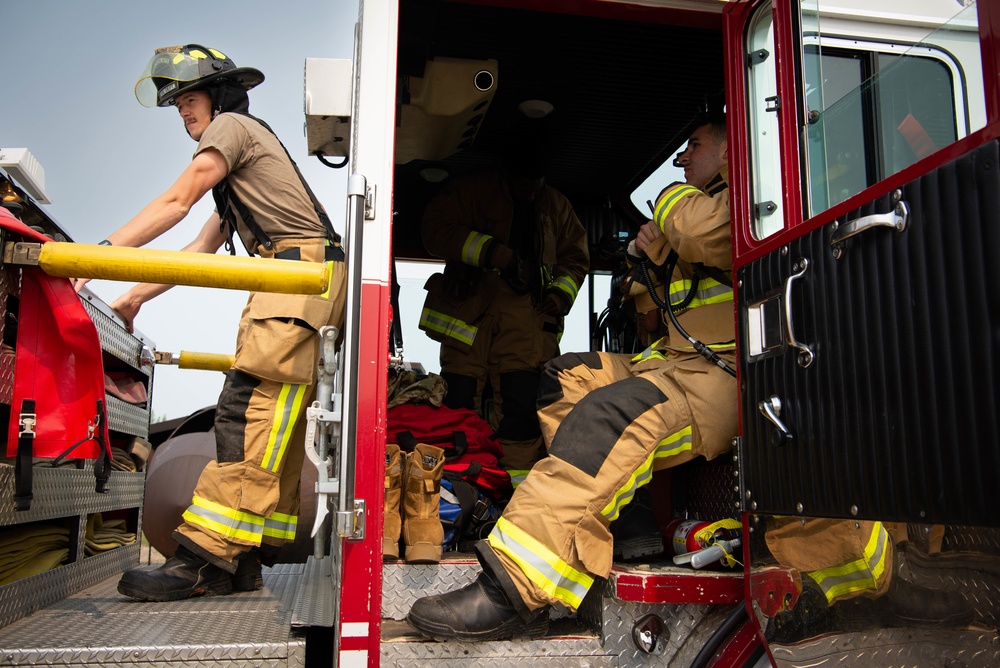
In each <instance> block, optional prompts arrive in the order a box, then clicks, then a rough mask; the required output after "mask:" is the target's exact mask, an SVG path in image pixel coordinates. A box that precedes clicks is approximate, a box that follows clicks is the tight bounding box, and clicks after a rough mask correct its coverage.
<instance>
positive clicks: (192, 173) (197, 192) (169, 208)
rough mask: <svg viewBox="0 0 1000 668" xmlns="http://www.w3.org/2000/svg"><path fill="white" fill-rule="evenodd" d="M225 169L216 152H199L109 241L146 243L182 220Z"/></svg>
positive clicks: (122, 243) (125, 243)
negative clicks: (171, 181)
mask: <svg viewBox="0 0 1000 668" xmlns="http://www.w3.org/2000/svg"><path fill="white" fill-rule="evenodd" d="M228 172H229V166H228V165H227V164H226V160H225V158H223V157H222V154H221V153H219V152H218V151H216V150H214V149H210V150H207V151H203V152H201V153H199V154H198V155H197V156H195V158H194V160H192V161H191V164H189V165H188V166H187V169H185V170H184V172H183V173H182V174H181V175H180V178H178V179H177V181H175V182H174V184H173V185H172V186H170V188H169V189H168V190H167V191H166V192H165V193H163V194H162V195H160V196H159V197H157V198H156V199H154V200H153V201H152V202H150V203H149V204H148V205H146V208H144V209H143V210H142V211H140V212H139V215H137V216H136V217H135V218H133V219H132V220H130V221H128V222H127V223H125V225H124V226H122V227H121V229H119V230H118V231H116V232H113V233H112V234H111V235H110V236H109V237H108V241H110V242H111V245H112V246H132V247H134V248H138V247H140V246H144V245H146V244H148V243H149V242H150V241H152V240H153V239H156V238H157V237H159V236H160V235H161V234H163V233H164V232H166V231H168V230H170V229H171V228H173V226H174V225H176V224H177V223H179V222H180V221H181V220H183V219H184V217H185V216H186V215H187V214H188V212H189V211H190V210H191V207H192V206H193V205H194V203H195V202H197V201H198V200H200V199H201V198H202V197H203V196H204V195H205V193H207V192H208V191H209V190H211V189H212V188H213V187H214V186H215V185H216V184H217V183H218V182H219V181H221V180H222V179H223V178H224V177H225V176H226V174H227V173H228Z"/></svg>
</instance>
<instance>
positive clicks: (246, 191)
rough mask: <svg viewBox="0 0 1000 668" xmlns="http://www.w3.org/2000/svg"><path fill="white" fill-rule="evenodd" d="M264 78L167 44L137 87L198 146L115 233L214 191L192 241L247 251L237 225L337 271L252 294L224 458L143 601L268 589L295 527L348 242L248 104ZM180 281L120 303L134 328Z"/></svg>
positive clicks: (131, 580) (123, 234)
mask: <svg viewBox="0 0 1000 668" xmlns="http://www.w3.org/2000/svg"><path fill="white" fill-rule="evenodd" d="M263 80H264V75H263V74H262V73H261V72H260V71H259V70H256V69H254V68H250V67H237V66H236V64H235V63H234V62H233V61H232V60H231V59H230V58H228V57H227V56H226V55H225V54H223V53H222V52H220V51H217V50H215V49H209V48H206V47H204V46H201V45H197V44H188V45H186V46H175V47H167V48H162V49H157V50H156V52H155V53H154V55H153V57H152V59H151V60H150V61H149V64H148V65H147V66H146V69H145V70H144V71H143V73H142V75H141V76H140V77H139V80H138V82H137V83H136V85H135V95H136V98H137V99H138V100H139V102H140V103H141V104H143V105H144V106H147V107H153V106H158V107H167V106H174V107H175V108H176V109H177V111H178V113H179V114H180V117H181V120H182V122H183V123H184V128H185V131H186V132H187V133H188V135H189V136H190V137H191V138H192V139H194V140H195V141H197V142H198V146H197V148H196V149H195V152H194V157H193V159H192V161H191V163H190V164H189V165H188V167H187V168H186V169H185V170H184V172H183V173H182V174H181V175H180V177H179V178H178V179H177V181H176V182H175V183H174V184H173V185H172V186H171V187H170V188H168V189H167V190H166V192H164V193H163V194H162V195H160V196H159V197H157V198H156V199H154V200H153V201H152V202H150V203H149V204H148V205H147V206H146V207H145V208H144V209H143V210H142V211H141V212H139V214H137V215H136V216H135V217H134V218H133V219H132V220H130V221H129V222H128V223H126V224H125V225H124V226H123V227H121V228H120V229H118V230H117V231H115V232H113V233H111V234H110V235H109V236H108V238H107V239H106V240H105V241H103V242H101V243H102V244H110V245H115V246H133V247H138V246H143V245H145V244H147V243H149V242H150V241H152V240H153V239H155V238H157V237H158V236H160V235H161V234H163V233H164V232H166V231H167V230H169V229H171V228H173V227H174V226H175V225H176V224H177V223H179V222H180V221H181V220H182V219H183V218H184V217H185V216H186V214H187V212H188V211H189V210H190V207H191V206H192V205H193V204H194V203H195V202H197V201H198V200H199V199H201V198H202V196H204V195H205V194H207V193H208V192H209V191H211V192H212V196H213V198H214V200H215V204H216V211H215V212H213V214H212V215H211V216H210V217H209V219H208V221H206V222H205V224H204V225H203V226H202V227H201V229H200V231H199V232H198V234H197V235H196V236H195V238H194V240H193V241H191V243H189V244H188V245H187V246H185V247H184V249H183V250H186V251H197V252H203V253H215V252H216V251H217V250H218V249H219V248H221V247H222V246H223V245H225V246H226V247H227V249H228V250H229V251H230V252H232V253H235V249H234V244H233V236H234V235H235V236H238V237H239V239H240V240H241V241H242V243H243V245H244V246H245V247H246V250H247V252H248V253H249V254H250V255H260V256H262V257H264V258H277V259H283V260H296V261H302V262H320V263H325V264H327V265H328V267H329V271H330V287H329V289H328V290H327V292H326V293H324V294H322V295H279V294H269V293H252V294H251V295H250V298H249V302H248V304H247V307H246V308H245V309H244V311H243V317H242V319H241V321H240V323H239V330H238V334H237V341H236V357H235V362H234V364H233V367H232V368H231V369H230V370H229V372H228V374H227V375H226V380H225V384H224V385H223V389H222V393H221V395H220V397H219V402H218V407H217V410H216V417H215V434H216V459H215V461H212V462H209V464H208V466H206V467H205V470H204V471H203V472H202V474H201V476H200V478H199V479H198V482H197V485H196V486H195V490H194V494H193V498H192V500H191V504H190V506H189V507H188V508H187V510H186V511H185V512H184V515H183V522H182V524H181V526H180V527H178V528H177V530H176V531H175V533H174V538H175V540H176V541H177V543H178V545H179V547H178V548H177V551H176V553H175V554H174V555H173V556H172V557H171V558H170V559H168V560H167V562H166V563H165V564H163V565H162V566H160V567H159V568H156V569H154V570H141V569H133V570H131V571H128V572H126V573H125V574H124V575H123V576H122V579H121V581H120V582H119V584H118V591H119V592H121V593H122V594H125V595H127V596H131V597H133V598H137V599H140V600H145V601H169V600H177V599H183V598H188V597H191V596H200V595H220V594H228V593H230V592H232V591H234V590H236V591H246V590H252V589H255V588H257V587H259V586H260V583H261V576H260V573H261V563H262V562H263V563H265V564H267V563H273V560H274V558H275V556H276V554H277V551H278V548H280V546H281V545H282V544H283V543H285V542H289V541H292V540H294V539H295V532H296V527H297V524H298V517H297V515H298V512H299V476H300V472H301V470H302V459H303V456H304V442H305V438H304V431H305V408H306V407H307V406H309V405H310V403H311V402H312V396H313V394H314V389H315V374H316V366H317V355H318V349H319V346H318V345H317V335H316V332H317V331H318V330H319V329H320V328H321V327H324V326H327V325H333V326H336V327H341V325H342V323H343V318H344V307H345V301H346V295H345V290H344V287H345V285H344V284H345V280H344V277H345V270H344V253H343V250H342V249H341V248H340V236H339V235H338V234H337V233H336V232H335V231H334V229H333V226H332V224H331V222H330V219H329V217H328V216H327V214H326V211H325V210H324V209H323V206H322V205H321V204H320V203H319V201H318V200H317V199H316V198H315V196H314V195H313V193H312V191H311V189H310V188H309V186H308V184H307V183H306V182H305V180H304V179H303V178H302V175H301V174H300V173H299V171H298V168H297V167H296V166H295V163H294V162H293V161H292V159H291V157H290V156H289V154H288V152H287V151H286V150H285V148H284V146H283V145H282V144H281V142H280V141H279V139H278V138H277V137H276V136H275V135H274V133H273V132H272V131H271V129H270V128H269V127H268V126H267V125H266V124H265V123H264V122H263V121H261V120H259V119H257V118H255V117H253V116H251V115H250V113H249V106H250V103H249V97H248V96H247V91H249V90H250V89H252V88H254V87H255V86H257V85H258V84H260V83H261V82H262V81H263ZM84 283H86V281H85V280H78V281H77V286H78V288H79V287H80V286H82V285H83V284H84ZM169 287H170V286H165V285H151V284H139V285H136V286H134V287H133V288H132V289H130V290H129V291H128V292H126V293H125V294H123V295H122V296H121V297H119V298H118V299H116V300H115V301H114V302H113V303H112V305H111V306H112V308H113V309H114V310H115V311H117V312H118V313H119V314H120V315H121V316H122V318H123V319H124V320H125V321H126V323H128V324H129V326H131V323H132V321H133V319H134V318H135V316H136V315H137V313H138V311H139V308H140V306H141V305H142V304H143V303H145V302H146V301H148V300H150V299H152V298H153V297H155V296H157V295H158V294H161V293H162V292H164V291H166V290H167V289H168V288H169Z"/></svg>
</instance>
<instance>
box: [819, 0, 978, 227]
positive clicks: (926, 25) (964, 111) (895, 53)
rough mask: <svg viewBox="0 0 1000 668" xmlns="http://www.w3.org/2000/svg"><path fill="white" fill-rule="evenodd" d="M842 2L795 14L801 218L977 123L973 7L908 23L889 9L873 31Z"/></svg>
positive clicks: (901, 10) (901, 9)
mask: <svg viewBox="0 0 1000 668" xmlns="http://www.w3.org/2000/svg"><path fill="white" fill-rule="evenodd" d="M851 2H852V0H832V1H831V2H819V3H816V2H809V3H805V4H803V6H802V17H801V26H802V34H801V38H802V54H803V66H802V73H803V75H802V78H803V82H802V87H803V91H804V92H803V97H804V99H805V107H806V108H805V119H806V124H805V130H804V133H803V135H804V140H805V141H804V142H803V147H802V148H803V152H804V155H803V162H804V164H805V165H806V166H807V170H808V183H809V188H808V201H807V205H806V206H807V212H806V213H807V216H812V215H816V214H817V213H820V212H822V211H824V210H826V209H828V208H830V207H832V206H834V205H836V204H839V203H840V202H843V201H844V200H846V199H847V198H849V197H851V196H853V195H856V194H857V193H859V192H861V191H862V190H864V189H865V188H867V187H868V186H871V185H873V184H875V183H877V182H878V181H880V180H881V179H884V178H886V177H887V176H890V175H892V174H895V173H896V172H898V171H900V170H902V169H904V168H906V167H908V166H909V165H911V164H913V163H914V162H916V161H917V160H919V159H921V158H923V157H926V156H928V155H930V154H931V153H933V152H935V151H937V150H938V149H941V148H943V147H945V146H947V145H948V144H950V143H952V142H954V141H955V140H957V139H958V138H960V137H963V136H965V135H966V134H968V133H969V132H971V131H972V130H975V129H977V128H979V127H982V126H983V125H984V123H985V104H984V101H983V100H984V97H983V85H982V75H981V60H980V55H979V46H978V45H979V34H978V29H977V27H976V11H975V6H974V5H973V6H971V7H966V8H962V7H960V6H958V7H955V9H956V10H958V12H957V14H956V15H955V16H947V15H941V16H937V17H932V16H927V15H926V14H927V12H926V11H925V10H924V9H923V8H922V9H921V10H920V13H921V16H915V15H910V14H909V12H910V11H911V10H910V9H909V7H910V4H909V3H906V2H903V0H896V1H895V2H892V3H889V4H890V5H895V8H894V9H893V10H892V12H891V14H892V17H893V22H882V20H883V19H885V18H886V17H881V16H880V17H875V16H874V15H873V14H872V12H866V11H863V8H862V7H861V6H860V5H858V7H853V8H851V7H845V5H847V4H849V3H851ZM853 4H858V2H857V1H856V0H855V1H854V2H853ZM938 4H939V8H940V9H942V10H947V11H948V12H950V11H951V9H952V5H950V4H948V5H945V3H938ZM913 11H915V10H913ZM852 12H853V13H852Z"/></svg>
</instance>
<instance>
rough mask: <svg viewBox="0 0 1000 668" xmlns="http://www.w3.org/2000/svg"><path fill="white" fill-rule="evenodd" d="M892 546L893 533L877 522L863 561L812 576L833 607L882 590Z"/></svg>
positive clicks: (835, 567)
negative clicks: (860, 594)
mask: <svg viewBox="0 0 1000 668" xmlns="http://www.w3.org/2000/svg"><path fill="white" fill-rule="evenodd" d="M888 543H889V533H888V532H887V531H886V530H885V527H884V526H882V523H881V522H875V526H874V527H873V528H872V533H871V536H869V537H868V542H867V543H866V544H865V547H864V556H863V557H862V558H861V559H856V560H854V561H851V562H848V563H846V564H842V565H840V566H832V567H830V568H821V569H819V570H816V571H812V572H810V573H808V575H809V577H811V578H812V579H813V580H815V581H816V583H817V584H818V585H819V588H820V589H822V590H823V594H824V595H825V596H826V600H827V602H829V603H833V602H834V600H836V599H837V598H840V597H842V596H845V595H847V594H850V593H853V592H857V591H866V590H870V589H878V581H879V578H881V577H882V575H883V574H884V573H885V560H886V555H887V554H888V552H889V551H888V550H887V549H886V547H887V545H888Z"/></svg>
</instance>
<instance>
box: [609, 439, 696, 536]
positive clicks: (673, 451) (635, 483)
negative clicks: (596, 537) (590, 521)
mask: <svg viewBox="0 0 1000 668" xmlns="http://www.w3.org/2000/svg"><path fill="white" fill-rule="evenodd" d="M691 446H692V440H691V427H690V425H689V426H687V427H684V428H683V429H681V430H680V431H676V432H674V433H673V434H671V435H670V436H667V437H666V438H665V439H663V440H662V441H660V442H659V443H657V444H656V448H655V449H654V450H653V451H652V452H650V453H649V455H648V456H647V457H646V460H645V461H644V462H643V463H642V465H641V466H639V468H637V469H636V470H635V471H634V472H633V473H632V475H631V476H629V479H628V480H626V481H625V484H624V485H622V486H621V488H619V490H618V491H617V492H615V493H614V496H612V497H611V501H610V502H609V503H608V505H606V506H604V508H603V509H602V510H601V515H604V517H606V518H608V521H609V522H613V521H614V520H616V519H618V514H619V513H620V512H621V509H622V508H623V507H624V506H625V505H627V504H628V503H629V502H631V501H632V497H634V496H635V492H636V490H637V489H639V488H640V487H642V486H643V485H645V484H646V483H647V482H649V481H650V479H651V478H652V477H653V462H654V461H655V460H657V459H663V458H666V457H673V456H674V455H678V454H680V453H682V452H685V451H687V450H690V449H691Z"/></svg>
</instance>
